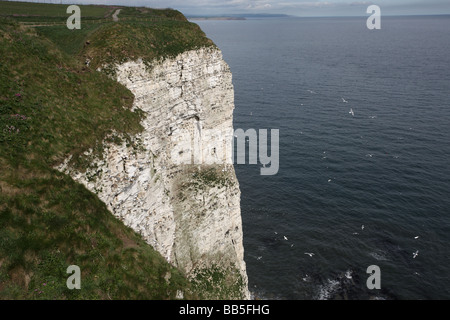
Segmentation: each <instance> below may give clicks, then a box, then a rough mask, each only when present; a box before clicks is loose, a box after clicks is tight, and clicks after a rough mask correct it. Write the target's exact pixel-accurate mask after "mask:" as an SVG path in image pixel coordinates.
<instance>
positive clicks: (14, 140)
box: [0, 1, 212, 299]
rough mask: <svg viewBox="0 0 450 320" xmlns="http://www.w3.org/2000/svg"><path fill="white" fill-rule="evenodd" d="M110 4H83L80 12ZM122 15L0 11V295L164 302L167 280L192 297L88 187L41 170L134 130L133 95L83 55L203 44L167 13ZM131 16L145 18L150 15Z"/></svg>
mask: <svg viewBox="0 0 450 320" xmlns="http://www.w3.org/2000/svg"><path fill="white" fill-rule="evenodd" d="M18 8H20V10H19V9H18ZM48 8H50V9H51V10H56V11H57V13H56V11H55V12H53V11H51V10H50V11H49V9H48ZM0 9H1V11H0V13H1V14H0V15H10V16H12V15H13V14H23V15H30V14H36V15H41V17H45V18H44V20H45V19H49V20H51V19H52V18H53V17H56V18H58V16H59V15H60V14H61V11H60V9H61V8H58V7H57V6H56V5H43V4H30V3H27V4H24V3H22V2H21V3H13V2H5V1H1V2H0ZM64 9H65V6H64ZM100 9H101V10H100ZM97 10H98V11H97ZM82 11H83V9H82ZM111 11H112V10H111V8H106V7H105V8H97V7H95V8H94V7H92V13H89V14H92V15H93V16H97V17H100V16H104V15H105V14H106V15H107V14H108V12H111ZM64 12H65V11H64ZM52 15H53V16H52ZM62 15H65V14H62ZM124 15H125V16H126V17H128V18H129V19H130V20H125V21H123V22H119V23H115V24H109V23H106V24H105V23H99V24H93V25H92V26H91V27H86V28H85V27H83V28H82V30H75V31H69V30H68V29H67V28H64V27H62V28H59V26H53V27H41V28H29V27H25V26H23V25H21V24H19V23H18V22H16V21H13V20H12V19H11V18H0V57H1V60H0V298H1V299H173V298H175V295H176V292H177V290H178V289H182V290H183V291H184V293H185V297H188V298H197V297H199V298H201V297H202V296H203V294H202V293H201V292H197V293H195V292H194V293H193V291H195V290H194V289H192V290H191V288H192V285H191V284H190V283H189V282H188V281H187V280H186V278H185V277H184V276H183V275H182V274H181V273H180V272H179V271H178V270H176V269H175V268H173V267H172V266H170V265H169V264H168V263H167V262H166V261H165V260H164V259H163V257H161V255H160V254H159V253H157V252H156V251H154V250H153V249H152V248H151V246H149V245H147V244H146V243H145V242H144V241H143V240H142V238H141V237H140V236H139V235H137V234H136V233H134V232H133V231H132V230H131V229H129V228H127V227H125V226H124V225H123V224H122V223H121V222H120V221H118V220H117V219H116V218H115V217H114V216H112V215H111V213H110V212H108V210H107V209H106V206H105V205H104V204H103V203H102V202H101V201H100V200H99V199H98V198H97V197H96V196H95V195H94V194H92V193H91V192H89V191H88V190H86V189H85V188H84V187H83V186H81V185H79V184H77V183H75V182H74V181H73V180H72V179H71V178H70V177H67V176H65V175H63V174H61V173H60V172H58V171H56V170H54V169H52V168H53V166H54V165H55V164H58V163H60V162H61V161H62V160H63V159H65V158H66V157H67V156H68V155H69V154H70V155H74V157H73V158H74V159H75V160H74V161H75V165H78V166H79V167H80V168H82V167H83V166H85V165H88V164H86V163H83V161H82V160H83V157H82V154H83V153H84V152H85V151H86V150H88V149H89V148H93V149H94V150H96V151H97V152H99V153H100V152H101V150H102V143H101V142H102V140H103V139H104V138H105V137H106V136H108V135H109V134H110V133H112V132H113V131H114V132H117V133H120V134H123V135H124V136H125V137H127V135H131V134H134V133H136V132H138V131H140V130H141V127H140V124H139V122H140V119H141V116H142V115H141V114H140V113H139V112H131V111H130V107H131V105H132V102H133V95H132V94H131V93H130V92H129V91H128V90H127V89H126V88H125V87H123V86H121V85H119V84H118V83H116V82H115V81H113V80H111V79H109V78H108V77H107V76H105V75H104V74H101V73H99V72H96V71H94V70H95V69H93V68H89V67H86V66H85V65H84V63H83V62H82V61H84V59H85V57H86V55H88V56H90V58H92V59H93V65H94V67H95V66H97V65H100V64H101V63H103V62H114V61H121V60H123V59H125V58H126V57H131V58H136V57H138V56H140V57H143V58H145V59H148V60H149V61H150V60H151V59H153V58H155V57H163V56H167V55H174V54H177V53H179V52H182V51H184V50H186V48H187V49H189V48H195V47H198V46H204V45H212V43H211V42H210V41H209V40H208V39H207V38H206V37H205V36H204V34H203V32H201V31H200V29H199V28H198V27H197V26H196V25H194V24H191V23H189V22H187V21H186V20H185V18H184V17H182V15H180V13H178V12H177V11H171V10H159V11H154V10H150V9H149V10H144V9H142V8H140V9H126V10H124ZM133 15H134V16H135V17H138V18H139V19H141V18H142V17H143V16H145V15H148V16H149V17H153V16H155V15H157V16H158V17H159V22H155V21H154V20H152V19H149V20H148V21H142V20H140V21H139V20H137V19H135V20H133V19H132V18H133ZM48 17H50V18H48ZM22 18H24V16H20V18H19V19H18V20H19V21H21V20H23V19H22ZM16 20H17V19H16ZM46 28H47V29H46ZM76 32H79V33H76ZM87 40H89V43H90V44H89V46H88V47H86V41H87ZM72 264H75V265H78V266H79V267H80V268H81V271H82V289H81V290H69V289H67V287H66V280H67V277H68V276H69V275H68V274H66V269H67V267H68V266H69V265H72Z"/></svg>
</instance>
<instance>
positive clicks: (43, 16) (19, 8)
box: [0, 1, 112, 22]
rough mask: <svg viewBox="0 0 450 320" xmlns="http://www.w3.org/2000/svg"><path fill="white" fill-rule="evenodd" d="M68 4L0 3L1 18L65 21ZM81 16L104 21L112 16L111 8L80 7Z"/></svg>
mask: <svg viewBox="0 0 450 320" xmlns="http://www.w3.org/2000/svg"><path fill="white" fill-rule="evenodd" d="M68 6H69V5H67V4H49V3H32V2H13V1H0V16H3V17H13V18H14V19H17V20H19V21H42V22H45V21H65V20H67V18H68V17H69V16H70V15H69V14H67V13H66V10H67V7H68ZM79 7H80V9H81V16H82V18H86V19H102V18H106V17H108V16H110V14H111V11H112V9H111V7H108V6H100V5H80V6H79Z"/></svg>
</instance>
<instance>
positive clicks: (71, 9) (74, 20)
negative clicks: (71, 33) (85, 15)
mask: <svg viewBox="0 0 450 320" xmlns="http://www.w3.org/2000/svg"><path fill="white" fill-rule="evenodd" d="M66 13H69V14H72V15H71V16H70V17H69V18H68V19H67V23H66V25H67V28H68V29H70V30H73V29H78V30H79V29H81V9H80V7H79V6H77V5H71V6H68V7H67V10H66Z"/></svg>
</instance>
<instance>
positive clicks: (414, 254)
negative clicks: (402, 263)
mask: <svg viewBox="0 0 450 320" xmlns="http://www.w3.org/2000/svg"><path fill="white" fill-rule="evenodd" d="M418 254H419V250H417V251H416V252H414V253H413V258H416V257H417V255H418Z"/></svg>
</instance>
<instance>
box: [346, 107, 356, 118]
mask: <svg viewBox="0 0 450 320" xmlns="http://www.w3.org/2000/svg"><path fill="white" fill-rule="evenodd" d="M348 113H350V114H351V115H352V116H353V117H354V116H355V113H354V112H353V109H352V108H350V111H349V112H348Z"/></svg>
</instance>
